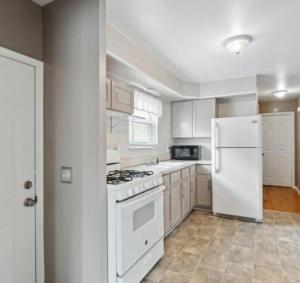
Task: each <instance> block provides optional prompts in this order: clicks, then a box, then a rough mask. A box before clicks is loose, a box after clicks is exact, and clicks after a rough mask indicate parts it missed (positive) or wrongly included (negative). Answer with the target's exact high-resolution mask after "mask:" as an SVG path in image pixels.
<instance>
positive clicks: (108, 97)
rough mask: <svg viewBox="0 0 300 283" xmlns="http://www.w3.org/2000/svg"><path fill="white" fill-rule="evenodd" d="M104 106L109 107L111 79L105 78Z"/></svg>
mask: <svg viewBox="0 0 300 283" xmlns="http://www.w3.org/2000/svg"><path fill="white" fill-rule="evenodd" d="M106 108H107V109H111V80H110V79H106Z"/></svg>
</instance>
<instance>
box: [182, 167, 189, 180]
mask: <svg viewBox="0 0 300 283" xmlns="http://www.w3.org/2000/svg"><path fill="white" fill-rule="evenodd" d="M189 176H190V168H184V169H182V170H181V178H182V179H184V178H187V177H189Z"/></svg>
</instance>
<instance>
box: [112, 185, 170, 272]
mask: <svg viewBox="0 0 300 283" xmlns="http://www.w3.org/2000/svg"><path fill="white" fill-rule="evenodd" d="M163 189H164V186H159V187H158V188H156V189H153V190H150V191H149V192H147V193H144V194H141V195H139V196H137V197H134V198H132V199H129V200H127V201H124V202H120V203H117V207H116V220H117V223H116V224H117V225H116V226H117V231H116V232H117V239H116V241H117V274H118V276H119V277H122V276H123V275H124V274H125V273H126V272H127V271H128V270H129V269H130V268H131V267H132V266H133V265H134V264H135V263H136V262H137V261H138V260H139V259H140V258H142V257H143V255H145V254H146V253H147V251H148V250H150V249H151V247H152V246H153V245H154V244H155V243H157V242H158V241H159V240H160V239H162V238H163V235H164V220H163V217H164V215H163V210H164V208H163Z"/></svg>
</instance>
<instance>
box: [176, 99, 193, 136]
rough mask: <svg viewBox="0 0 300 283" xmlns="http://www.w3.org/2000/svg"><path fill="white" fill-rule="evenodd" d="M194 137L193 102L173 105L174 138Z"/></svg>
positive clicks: (178, 102)
mask: <svg viewBox="0 0 300 283" xmlns="http://www.w3.org/2000/svg"><path fill="white" fill-rule="evenodd" d="M192 135H193V101H177V102H173V103H172V136H173V138H189V137H192Z"/></svg>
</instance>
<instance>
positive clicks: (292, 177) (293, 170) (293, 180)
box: [261, 112, 296, 187]
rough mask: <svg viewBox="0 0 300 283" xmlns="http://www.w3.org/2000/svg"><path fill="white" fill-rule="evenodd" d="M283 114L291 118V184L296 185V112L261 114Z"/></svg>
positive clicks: (266, 114) (267, 114)
mask: <svg viewBox="0 0 300 283" xmlns="http://www.w3.org/2000/svg"><path fill="white" fill-rule="evenodd" d="M282 115H289V116H290V117H291V118H292V119H291V136H292V142H291V147H292V150H291V152H292V158H291V168H292V175H291V184H292V187H294V186H295V166H296V165H295V113H294V112H275V113H264V114H261V116H266V117H267V116H282Z"/></svg>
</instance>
